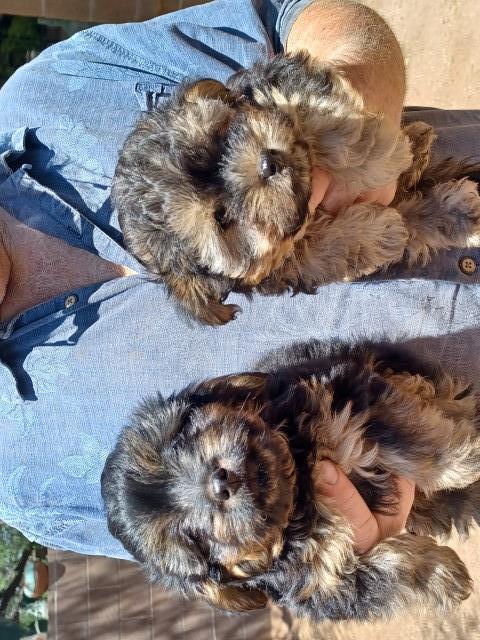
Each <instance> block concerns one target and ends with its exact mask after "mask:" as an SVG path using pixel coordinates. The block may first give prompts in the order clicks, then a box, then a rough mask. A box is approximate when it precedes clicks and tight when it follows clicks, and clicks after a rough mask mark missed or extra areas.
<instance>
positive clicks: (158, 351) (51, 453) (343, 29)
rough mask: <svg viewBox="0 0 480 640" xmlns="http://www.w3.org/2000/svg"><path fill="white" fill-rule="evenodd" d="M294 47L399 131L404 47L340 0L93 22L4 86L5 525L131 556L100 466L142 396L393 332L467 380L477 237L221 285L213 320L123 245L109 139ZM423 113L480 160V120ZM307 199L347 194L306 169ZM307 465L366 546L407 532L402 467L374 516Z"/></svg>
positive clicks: (113, 145)
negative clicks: (406, 260) (308, 348)
mask: <svg viewBox="0 0 480 640" xmlns="http://www.w3.org/2000/svg"><path fill="white" fill-rule="evenodd" d="M260 4H261V5H262V6H261V8H260ZM372 32H374V33H375V34H376V37H375V39H373V40H372V38H371V34H372ZM305 49H306V50H308V51H309V53H310V55H311V56H313V57H315V58H316V59H318V60H320V61H323V62H328V63H329V64H330V65H332V66H333V67H334V68H336V69H338V70H339V71H341V72H342V73H344V74H345V76H346V77H347V78H348V80H349V82H350V83H351V84H352V86H353V87H354V88H355V90H356V91H358V92H359V94H360V95H361V96H362V99H363V101H364V103H365V106H366V108H368V109H369V110H371V111H372V112H382V113H383V114H384V117H385V118H386V119H388V120H389V121H390V123H391V125H392V127H399V126H400V119H401V117H402V104H403V100H404V94H405V71H404V64H403V59H402V56H401V51H400V48H399V46H398V44H397V42H396V39H395V37H394V35H393V34H392V33H391V31H390V29H389V28H388V26H387V25H386V24H385V23H384V21H383V20H382V19H381V18H380V17H379V16H378V15H377V14H375V13H374V12H373V11H371V10H369V9H367V8H365V7H363V6H361V5H359V4H357V3H353V2H347V1H337V0H331V1H328V0H326V1H325V2H324V1H313V2H311V1H309V2H305V1H304V0H300V1H298V0H287V1H286V2H280V1H278V2H277V1H274V0H271V1H269V2H264V3H258V2H254V1H253V0H252V1H250V0H216V1H215V2H213V3H211V4H208V5H204V6H198V7H192V8H189V9H185V10H183V11H182V12H178V13H176V14H170V15H167V16H162V17H160V18H156V19H155V20H152V21H150V22H146V23H141V24H129V25H116V26H113V25H110V26H108V25H106V26H98V27H93V28H92V29H89V30H87V31H85V32H82V33H80V34H77V35H76V36H75V37H74V38H72V39H70V40H68V41H66V42H63V43H59V44H57V45H55V46H54V47H51V48H50V49H48V50H46V51H45V52H43V53H42V54H41V55H40V56H39V57H38V58H36V59H35V60H33V61H32V62H31V63H29V64H28V65H27V66H25V67H24V68H22V69H21V70H19V71H18V72H17V73H16V74H15V75H14V76H13V77H12V78H11V79H10V80H9V82H7V84H6V85H5V87H4V88H3V89H2V91H1V92H0V106H1V109H0V152H1V154H2V155H1V157H2V163H1V165H0V180H1V183H0V205H1V207H2V209H1V211H0V223H1V224H0V295H1V296H2V298H1V305H0V320H1V325H0V329H1V331H0V425H1V429H0V443H1V446H0V455H1V463H0V470H1V474H2V480H3V481H2V483H0V518H1V519H2V520H4V521H5V522H7V523H8V524H11V525H12V526H15V527H17V528H18V529H20V530H21V531H23V532H24V533H25V535H27V537H29V538H31V539H35V540H37V541H39V542H41V543H43V544H46V545H47V546H54V547H61V548H65V549H70V550H72V551H77V552H83V553H93V554H102V555H108V556H112V557H129V554H128V553H127V552H126V551H125V549H123V547H122V546H121V544H120V543H119V542H118V541H117V540H115V539H114V538H113V537H112V536H111V535H110V534H109V533H108V530H107V526H106V518H105V513H104V511H103V506H102V500H101V495H100V475H101V472H102V469H103V465H104V463H105V460H106V458H107V456H108V454H109V452H110V451H111V450H112V448H113V446H114V443H115V441H116V438H117V435H118V433H119V431H120V428H121V427H122V425H124V424H125V423H126V421H127V419H128V416H129V415H130V413H131V411H132V410H133V408H134V407H135V406H136V405H137V404H138V402H139V401H140V400H141V398H143V397H144V396H146V395H150V394H152V393H155V392H157V391H158V390H160V392H161V393H162V394H163V395H169V394H170V393H172V392H174V391H176V390H179V389H181V388H183V387H184V386H185V385H186V384H188V383H190V382H192V381H194V380H202V379H207V378H211V377H213V376H216V375H223V374H226V373H232V372H235V371H242V370H248V369H249V367H251V366H252V365H253V363H254V362H255V361H256V360H257V359H258V357H259V356H260V355H262V354H263V353H265V352H266V351H268V350H270V349H272V348H275V347H280V346H283V345H287V344H290V343H291V342H292V341H295V340H305V339H307V338H310V337H315V338H317V339H322V340H329V339H331V338H333V337H336V336H338V335H341V336H342V337H343V338H351V337H355V336H358V335H361V336H362V337H365V338H369V337H374V336H375V335H377V334H379V333H388V336H389V338H390V339H392V340H395V339H401V340H402V341H403V342H404V343H405V346H406V348H409V349H411V350H415V351H417V352H420V353H423V354H424V355H425V357H427V356H428V354H431V355H432V354H433V356H434V357H439V358H440V359H441V361H442V364H443V365H444V366H445V367H446V368H448V369H451V368H453V369H455V367H457V368H461V369H462V370H464V369H467V371H468V373H469V377H471V378H472V379H473V380H475V379H478V373H479V371H478V367H479V364H478V363H479V362H480V357H479V355H480V354H479V352H478V349H479V346H478V345H480V340H478V337H479V336H478V317H479V315H478V314H479V308H480V289H479V287H478V284H479V279H478V269H477V268H476V265H477V264H478V261H479V260H480V254H479V252H478V249H475V248H469V249H464V248H463V247H459V248H456V249H452V250H448V251H440V252H439V253H438V255H437V256H436V257H435V258H434V259H433V260H432V261H431V262H430V263H429V265H428V266H427V267H422V266H421V265H419V266H415V267H413V268H412V269H408V268H407V267H405V266H403V265H399V266H396V267H394V268H392V269H391V270H389V271H387V272H386V273H385V274H381V275H373V276H370V278H369V279H368V280H366V281H363V282H352V283H346V282H345V283H334V284H330V285H327V286H325V287H322V288H320V289H319V290H318V292H317V294H316V295H314V296H307V295H303V294H300V295H298V296H296V297H295V298H288V297H286V296H282V297H262V298H258V297H257V298H255V299H254V300H252V301H248V300H245V298H243V297H240V296H239V295H237V294H232V295H231V296H230V298H231V300H230V298H229V302H232V303H233V304H236V303H237V302H239V300H240V299H241V306H242V308H243V313H242V314H241V315H240V316H239V317H238V318H237V319H236V320H235V322H233V323H230V324H228V325H226V326H224V327H210V326H207V327H205V326H200V325H198V324H196V323H194V322H192V320H191V319H189V318H188V317H185V316H184V315H183V314H181V313H179V312H178V309H177V308H176V306H175V304H174V302H173V301H172V300H171V299H170V298H169V297H168V296H167V295H166V293H165V291H164V289H163V288H162V287H161V286H158V284H157V283H155V282H152V281H151V280H149V279H148V277H145V276H146V274H145V273H144V271H143V267H142V265H141V263H140V262H139V261H138V260H137V259H136V258H134V257H133V256H132V255H131V253H130V252H129V251H127V250H126V249H125V247H124V245H123V238H122V234H121V232H120V229H119V224H118V218H117V213H116V211H115V210H114V209H113V208H112V205H111V201H110V199H109V195H110V187H111V183H112V179H113V176H114V173H115V168H116V163H117V156H118V150H119V149H120V148H121V147H122V145H123V143H124V141H125V139H126V137H127V135H128V133H129V132H130V131H131V130H132V128H133V127H134V126H135V123H136V122H137V121H138V119H139V117H140V115H141V112H142V111H143V112H145V111H148V110H150V109H152V107H154V106H155V105H158V104H160V103H161V102H162V100H164V99H165V98H167V97H169V96H170V95H171V94H173V93H174V91H175V89H176V87H177V85H178V84H180V83H181V82H183V81H186V80H187V79H189V78H192V77H196V78H198V77H210V78H214V79H215V80H216V81H219V82H226V81H227V79H228V78H229V77H230V76H231V75H232V74H233V73H234V72H237V71H239V70H240V69H241V68H244V67H245V68H249V67H251V66H252V65H253V64H254V63H255V62H257V61H262V60H263V61H264V60H266V59H268V58H270V57H272V56H273V55H274V54H275V53H278V52H280V51H282V50H285V51H287V52H292V53H293V52H295V51H299V50H305ZM19 96H21V97H22V99H21V100H19ZM417 120H424V121H427V122H428V123H429V124H432V125H433V126H435V127H436V129H437V132H438V133H439V140H438V143H437V144H436V146H435V147H434V151H435V153H437V154H438V155H439V156H442V155H443V156H446V155H449V154H450V153H451V151H452V149H455V150H457V155H460V157H466V156H475V149H476V146H475V145H476V141H478V137H479V136H480V113H479V112H468V113H464V114H459V113H450V114H449V113H444V112H441V111H439V112H436V111H433V112H432V111H427V112H425V113H421V114H419V113H412V112H407V113H406V114H405V116H404V121H405V122H406V123H408V122H413V121H417ZM466 126H468V132H469V135H468V136H465V135H463V137H461V138H459V137H458V136H460V135H462V134H464V132H465V127H466ZM458 132H461V133H458ZM458 152H459V153H458ZM474 159H475V158H474ZM476 160H477V161H478V160H480V158H479V157H478V154H477V157H476ZM395 191H396V183H395V182H390V183H389V184H387V185H383V186H382V185H381V186H378V187H375V188H374V189H372V190H366V191H365V192H363V193H361V194H359V195H357V196H355V197H356V198H358V199H359V200H360V201H362V202H373V203H380V204H382V205H385V206H388V205H389V204H390V202H391V201H392V199H393V197H394V194H395ZM308 197H309V198H310V205H309V209H311V210H314V209H315V208H316V207H317V206H318V205H319V204H320V203H321V204H322V206H323V207H324V208H325V210H326V211H330V212H332V213H335V212H336V211H338V210H339V209H340V208H341V207H344V206H348V205H349V204H352V203H351V197H352V196H351V194H350V193H349V192H348V191H345V189H344V185H339V184H336V182H335V181H334V180H333V179H332V175H331V174H330V172H329V171H328V170H326V169H325V167H314V168H313V170H312V180H311V185H310V190H309V195H308ZM318 473H319V477H323V479H324V481H323V483H322V492H323V494H324V496H325V499H326V500H328V501H330V502H331V503H332V504H333V505H335V506H336V508H338V510H339V511H341V512H342V513H344V514H345V515H346V516H347V517H348V518H349V519H350V520H351V522H352V526H353V529H354V531H355V540H356V546H357V549H358V551H359V552H363V551H366V550H368V549H370V548H371V547H372V546H374V545H375V544H376V543H377V542H378V541H379V540H380V539H383V538H385V537H387V536H388V535H390V534H392V533H398V532H399V531H400V530H401V529H402V528H403V527H404V525H405V522H406V520H407V517H408V513H409V511H410V507H411V504H412V502H413V494H414V487H413V486H412V484H411V482H410V481H409V479H408V478H399V479H398V480H397V482H398V486H399V491H400V496H401V499H400V504H399V509H398V511H397V513H396V515H393V516H385V515H381V514H376V513H372V512H370V510H369V509H368V507H367V505H366V503H365V502H364V501H363V500H362V498H361V497H360V495H359V494H358V493H357V492H356V491H355V489H354V487H353V485H351V484H350V483H349V481H348V479H347V478H346V476H345V475H344V474H343V472H342V470H341V469H340V468H338V467H335V466H334V465H332V464H331V463H330V462H328V461H324V462H323V463H322V464H321V468H320V469H319V470H318Z"/></svg>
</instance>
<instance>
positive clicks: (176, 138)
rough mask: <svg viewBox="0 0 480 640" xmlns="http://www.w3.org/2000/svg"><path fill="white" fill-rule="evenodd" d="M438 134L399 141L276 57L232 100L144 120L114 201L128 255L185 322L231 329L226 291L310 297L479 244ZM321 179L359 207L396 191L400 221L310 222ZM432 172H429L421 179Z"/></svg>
mask: <svg viewBox="0 0 480 640" xmlns="http://www.w3.org/2000/svg"><path fill="white" fill-rule="evenodd" d="M433 139H434V134H433V132H432V130H431V128H430V127H428V126H427V125H425V124H422V123H415V124H413V125H410V126H408V127H406V128H405V129H404V130H403V132H402V131H398V130H393V129H392V128H391V127H390V126H389V125H388V123H387V121H385V120H383V119H382V117H381V116H379V115H375V114H371V113H368V112H367V111H366V110H365V108H364V106H363V102H362V98H361V96H360V95H359V94H358V93H357V92H356V91H355V90H354V89H353V87H352V86H351V85H350V84H349V82H348V81H347V80H346V79H345V78H344V77H343V76H342V75H341V74H339V73H337V72H335V71H333V70H332V69H329V68H326V67H325V66H322V65H320V64H318V63H316V62H315V61H314V60H313V59H312V58H310V57H309V56H308V54H306V53H298V54H295V55H291V56H285V55H283V56H277V57H276V58H274V59H273V60H271V61H269V62H267V63H264V64H257V65H255V66H254V67H253V69H251V70H246V71H241V72H239V73H237V74H235V75H234V76H233V77H232V78H231V79H230V81H229V82H228V83H227V86H224V85H223V84H221V83H220V82H217V81H215V80H201V81H198V82H195V83H193V84H186V85H184V86H182V87H180V88H179V89H178V91H177V92H176V94H175V95H174V97H172V98H170V99H167V100H166V101H165V102H164V103H163V104H162V106H161V107H160V108H158V109H154V110H153V111H151V112H150V113H148V114H146V115H145V117H144V118H143V119H141V120H140V122H139V123H138V124H137V126H136V127H135V129H134V130H133V132H132V133H131V135H130V136H129V137H128V139H127V141H126V143H125V145H124V147H123V149H122V150H121V152H120V156H119V161H118V166H117V169H116V173H115V178H114V182H113V191H112V194H113V200H114V203H115V204H116V206H117V209H118V213H119V220H120V225H121V228H122V231H123V233H124V238H125V241H126V244H127V247H128V248H129V250H130V251H131V252H132V253H133V254H134V255H135V256H136V257H137V258H138V259H139V260H140V262H142V263H143V264H144V266H145V267H146V269H147V270H148V271H149V272H150V273H151V274H152V275H153V276H154V277H155V278H156V279H159V280H161V281H163V282H164V283H165V284H166V285H167V288H168V290H169V291H170V292H171V293H172V294H173V296H174V297H175V298H176V299H177V300H178V301H179V302H180V303H181V305H182V306H183V308H184V309H185V310H186V311H187V312H188V313H190V314H192V315H193V316H195V317H196V318H198V319H199V320H201V321H203V322H206V323H209V324H223V323H225V322H228V321H229V320H231V319H232V318H233V317H234V315H235V312H236V311H237V310H238V309H239V308H238V307H236V306H235V305H224V304H223V301H224V299H225V298H226V297H227V295H228V293H229V292H230V291H238V292H243V293H251V292H252V291H258V292H260V293H264V294H277V293H281V292H282V291H285V290H287V289H289V290H291V291H292V292H294V293H295V292H299V291H306V292H314V291H315V290H316V288H317V287H318V286H319V285H321V284H325V283H328V282H333V281H338V280H345V279H353V278H357V277H360V276H364V275H366V274H369V273H372V272H374V271H376V270H378V269H379V268H382V267H385V266H387V265H389V264H392V263H395V262H398V261H400V260H401V259H403V258H404V257H406V258H407V260H408V261H409V262H411V263H413V262H416V261H418V260H423V261H424V262H426V261H427V260H428V258H429V257H430V255H431V253H432V252H434V251H436V250H437V249H440V248H446V247H455V246H466V245H468V244H476V243H478V240H479V235H478V234H479V231H480V197H479V195H478V192H477V189H476V187H475V184H474V183H473V182H471V181H469V180H460V181H459V180H458V179H459V178H462V177H463V176H465V175H466V174H467V173H468V169H469V168H468V166H467V165H465V163H460V164H459V163H455V162H447V163H444V164H442V165H441V166H435V165H432V166H430V167H429V168H428V169H427V170H426V167H427V165H428V160H429V149H430V146H431V143H432V141H433ZM313 165H319V166H322V167H325V168H327V169H328V170H329V171H330V172H331V173H332V174H333V176H334V177H335V180H336V181H337V182H338V183H342V184H343V185H345V188H346V189H348V191H350V192H351V194H352V196H353V197H355V196H357V195H358V194H360V193H362V192H364V191H365V190H368V189H373V188H376V187H379V186H383V185H385V184H388V183H390V182H393V181H394V180H396V179H397V178H398V177H399V176H400V175H401V174H402V173H403V175H402V178H401V180H400V186H399V190H398V193H397V197H396V200H395V202H394V203H393V205H392V206H391V207H384V206H381V205H375V204H362V203H359V204H355V205H353V206H350V207H348V208H345V209H344V210H343V211H340V212H339V213H338V215H336V216H333V215H329V214H327V213H326V212H325V211H323V210H322V209H321V208H319V209H318V210H317V211H316V212H315V215H309V213H308V201H309V196H310V192H311V169H312V166H313ZM425 170H426V172H425Z"/></svg>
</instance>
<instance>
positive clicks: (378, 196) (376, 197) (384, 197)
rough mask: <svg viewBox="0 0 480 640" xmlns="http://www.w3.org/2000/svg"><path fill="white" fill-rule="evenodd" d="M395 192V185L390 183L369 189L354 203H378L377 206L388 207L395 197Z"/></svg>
mask: <svg viewBox="0 0 480 640" xmlns="http://www.w3.org/2000/svg"><path fill="white" fill-rule="evenodd" d="M396 190H397V183H396V182H391V183H390V184H386V185H385V186H384V187H379V188H378V189H371V190H370V191H365V192H364V193H361V194H360V195H359V196H358V198H357V199H356V200H355V202H378V203H379V204H383V205H385V206H386V207H388V205H389V204H390V203H391V202H392V200H393V199H394V197H395V192H396Z"/></svg>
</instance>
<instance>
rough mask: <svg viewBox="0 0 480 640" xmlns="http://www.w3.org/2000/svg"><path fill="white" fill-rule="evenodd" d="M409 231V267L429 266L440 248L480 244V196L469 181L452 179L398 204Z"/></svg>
mask: <svg viewBox="0 0 480 640" xmlns="http://www.w3.org/2000/svg"><path fill="white" fill-rule="evenodd" d="M397 208H398V210H399V211H400V213H401V214H402V216H403V218H404V220H405V225H406V226H407V228H408V231H409V234H410V238H409V240H408V245H407V259H408V262H409V264H410V265H411V264H414V263H416V262H420V263H422V264H426V263H427V262H428V260H429V259H430V257H431V255H432V254H433V253H435V252H436V251H438V250H439V249H449V248H452V247H466V246H479V245H480V195H479V193H478V189H477V185H476V184H475V183H474V182H473V181H471V180H468V179H463V180H451V181H449V182H443V183H441V184H437V185H435V186H434V187H432V188H431V189H430V190H429V191H428V192H427V193H426V194H424V196H423V197H422V196H421V195H420V194H416V195H414V196H413V197H412V198H410V199H409V200H405V201H403V202H400V203H399V204H398V205H397Z"/></svg>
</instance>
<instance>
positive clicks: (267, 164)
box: [260, 149, 281, 179]
mask: <svg viewBox="0 0 480 640" xmlns="http://www.w3.org/2000/svg"><path fill="white" fill-rule="evenodd" d="M280 168H281V167H280V164H279V160H278V157H276V154H275V152H274V151H272V150H271V149H264V150H263V151H261V153H260V174H261V176H262V178H265V179H267V178H270V177H271V176H273V175H275V174H276V173H277V172H278V171H280Z"/></svg>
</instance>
